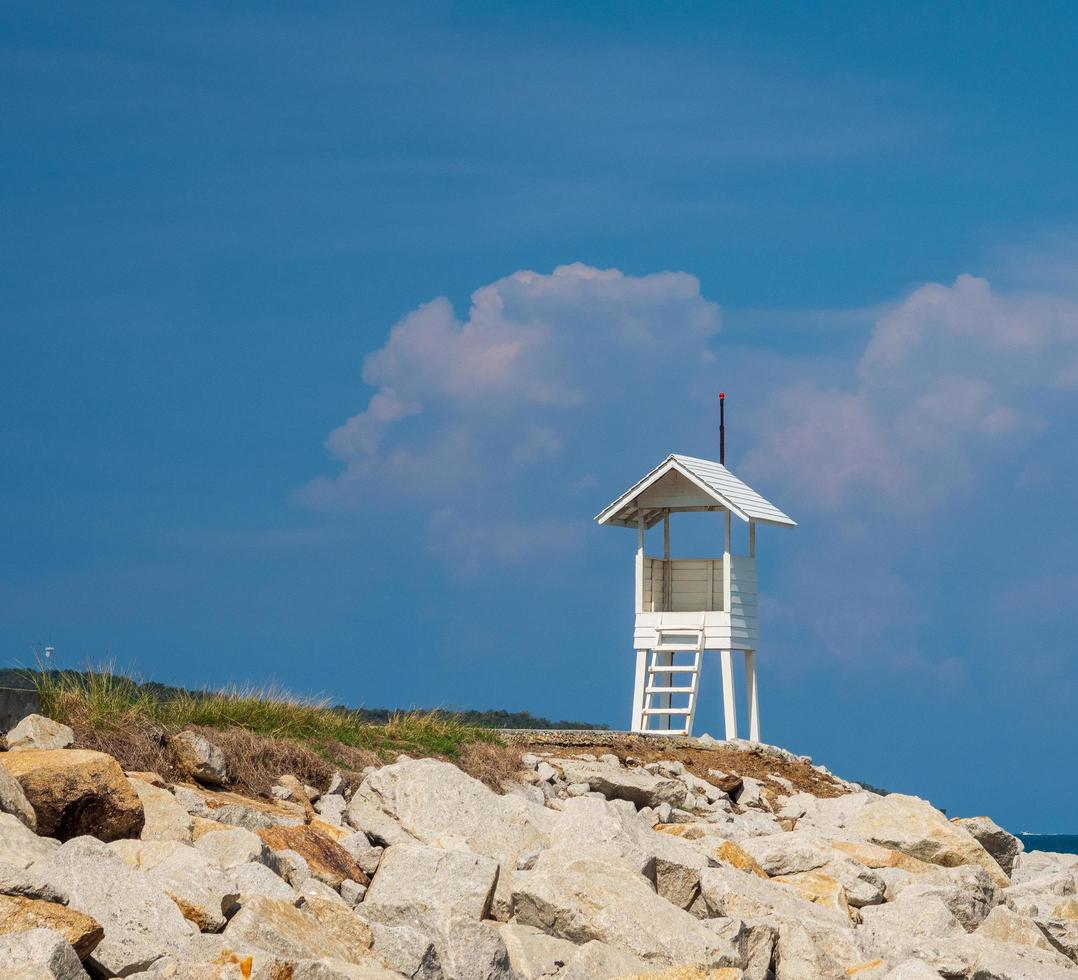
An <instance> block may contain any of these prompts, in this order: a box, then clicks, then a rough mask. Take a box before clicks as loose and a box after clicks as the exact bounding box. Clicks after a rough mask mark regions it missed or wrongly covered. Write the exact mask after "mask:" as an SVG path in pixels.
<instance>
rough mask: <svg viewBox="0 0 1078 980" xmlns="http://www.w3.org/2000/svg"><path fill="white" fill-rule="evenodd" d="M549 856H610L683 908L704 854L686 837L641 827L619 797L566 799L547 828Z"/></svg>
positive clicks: (695, 887) (691, 894) (705, 861)
mask: <svg viewBox="0 0 1078 980" xmlns="http://www.w3.org/2000/svg"><path fill="white" fill-rule="evenodd" d="M546 853H547V854H548V855H549V858H548V859H549V860H552V859H554V855H555V854H556V855H558V858H557V859H558V860H562V861H572V860H576V859H579V858H594V859H597V860H601V861H613V862H616V863H619V864H622V865H624V866H625V867H626V868H627V869H629V870H631V871H635V872H637V873H639V874H642V875H644V876H645V877H646V878H648V879H649V880H650V881H652V882H653V883H654V885H655V890H656V891H657V892H658V894H660V895H661V896H662V897H663V898H665V899H667V900H668V901H670V902H673V903H674V904H675V905H677V906H678V907H679V908H685V909H687V908H688V907H689V906H690V905H691V904H692V902H693V900H694V899H695V898H696V895H697V893H698V892H699V886H700V873H701V872H702V871H703V870H704V869H705V868H707V867H708V866H709V864H710V861H709V859H708V858H707V856H706V855H705V854H704V853H703V852H702V851H701V850H699V849H698V848H696V847H693V846H692V845H691V844H690V843H688V842H686V841H684V840H682V839H680V838H678V837H672V836H670V835H668V834H662V833H656V832H655V831H653V830H650V829H649V828H648V827H646V826H645V825H644V824H643V823H642V822H641V820H640V818H639V817H638V815H637V814H636V812H635V810H634V808H633V805H632V804H631V803H628V802H627V801H625V800H614V801H607V800H601V799H596V798H594V797H580V798H577V799H570V800H566V801H565V803H564V805H563V808H562V811H561V815H560V816H559V817H558V819H557V821H556V823H555V824H554V826H553V827H552V829H551V831H550V847H549V848H548V849H547V852H546Z"/></svg>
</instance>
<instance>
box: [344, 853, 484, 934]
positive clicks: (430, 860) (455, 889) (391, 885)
mask: <svg viewBox="0 0 1078 980" xmlns="http://www.w3.org/2000/svg"><path fill="white" fill-rule="evenodd" d="M497 880H498V864H497V862H496V861H494V860H492V859H491V858H488V857H484V856H483V855H480V854H472V853H470V852H468V851H463V850H461V851H446V850H442V849H441V848H437V847H429V846H427V845H425V844H419V843H416V844H394V845H393V846H392V847H390V848H388V849H387V850H386V852H385V854H384V855H383V856H382V861H381V864H380V865H379V866H378V874H377V875H376V876H375V878H374V881H373V882H372V883H371V885H370V887H369V888H368V889H367V894H366V897H365V898H364V903H365V905H367V906H373V905H391V906H398V907H415V908H418V909H440V910H443V911H445V912H447V913H452V914H455V915H461V916H466V917H470V918H472V919H476V920H478V919H483V918H485V917H486V915H487V912H488V911H489V909H490V900H491V897H492V896H493V894H494V885H495V882H496V881H497Z"/></svg>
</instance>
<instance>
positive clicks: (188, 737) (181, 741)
mask: <svg viewBox="0 0 1078 980" xmlns="http://www.w3.org/2000/svg"><path fill="white" fill-rule="evenodd" d="M168 746H169V750H170V751H171V753H172V763H173V765H175V766H176V768H177V769H178V770H179V771H180V772H182V773H183V774H184V775H186V776H189V777H190V778H191V779H194V780H195V781H196V782H199V783H202V784H203V785H204V786H226V785H227V784H228V760H227V759H226V758H225V754H224V752H223V751H222V750H221V748H220V747H219V746H217V745H214V744H213V742H211V741H210V740H209V739H208V738H206V736H205V735H200V734H199V733H198V732H190V731H187V732H180V733H179V734H177V735H173V736H172V738H170V739H169V742H168Z"/></svg>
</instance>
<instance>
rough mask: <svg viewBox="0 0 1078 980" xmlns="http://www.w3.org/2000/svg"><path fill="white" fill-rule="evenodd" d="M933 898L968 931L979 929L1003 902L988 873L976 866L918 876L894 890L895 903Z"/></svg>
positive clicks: (948, 869)
mask: <svg viewBox="0 0 1078 980" xmlns="http://www.w3.org/2000/svg"><path fill="white" fill-rule="evenodd" d="M930 896H931V897H935V898H938V899H940V900H941V901H942V902H943V904H944V905H946V906H947V908H949V909H950V910H951V912H952V914H953V915H954V917H955V918H956V919H958V921H959V922H960V923H961V924H962V927H963V928H964V929H965V930H966V932H972V931H973V930H974V929H976V928H977V926H979V925H980V924H981V922H983V921H984V918H985V916H986V915H988V913H989V912H990V911H991V910H992V909H993V908H994V907H995V906H996V905H998V904H999V901H1000V898H999V894H998V892H997V889H996V887H995V885H993V884H992V879H991V878H990V877H989V876H988V872H986V871H985V870H984V869H983V868H982V867H980V866H978V865H973V864H966V865H960V866H959V867H957V868H938V869H937V870H935V871H932V872H929V873H928V874H923V875H917V876H916V877H914V878H911V879H910V880H909V881H907V882H906V883H905V884H904V885H901V886H899V887H897V888H896V889H895V890H894V895H893V901H894V902H896V903H908V902H920V901H922V900H923V899H925V898H928V897H930Z"/></svg>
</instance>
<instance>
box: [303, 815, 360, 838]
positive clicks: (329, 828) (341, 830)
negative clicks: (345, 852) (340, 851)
mask: <svg viewBox="0 0 1078 980" xmlns="http://www.w3.org/2000/svg"><path fill="white" fill-rule="evenodd" d="M310 828H311V830H316V831H318V833H320V834H321V835H322V836H323V837H328V838H329V839H330V840H335V841H342V840H345V839H346V838H348V837H351V836H353V834H354V833H355V831H353V830H352V828H351V827H337V826H336V825H334V824H331V823H326V821H325V820H320V819H319V818H318V817H315V818H314V819H313V820H312V821H311V822H310Z"/></svg>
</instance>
